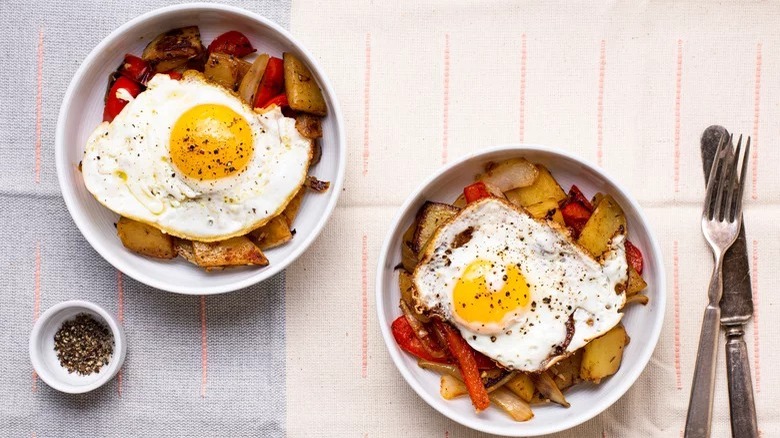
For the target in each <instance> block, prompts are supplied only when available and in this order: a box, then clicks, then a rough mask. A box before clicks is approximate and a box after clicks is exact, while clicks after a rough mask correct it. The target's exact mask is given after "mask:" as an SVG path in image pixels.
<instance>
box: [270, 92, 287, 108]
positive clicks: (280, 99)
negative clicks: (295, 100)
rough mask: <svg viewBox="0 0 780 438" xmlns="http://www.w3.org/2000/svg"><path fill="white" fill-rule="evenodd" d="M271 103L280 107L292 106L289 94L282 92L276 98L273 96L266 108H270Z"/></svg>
mask: <svg viewBox="0 0 780 438" xmlns="http://www.w3.org/2000/svg"><path fill="white" fill-rule="evenodd" d="M271 105H276V106H278V107H280V108H284V107H288V106H290V103H289V102H288V101H287V95H286V94H284V93H282V94H280V95H278V96H276V97H274V98H271V100H269V101H268V102H266V103H265V107H264V108H268V107H269V106H271Z"/></svg>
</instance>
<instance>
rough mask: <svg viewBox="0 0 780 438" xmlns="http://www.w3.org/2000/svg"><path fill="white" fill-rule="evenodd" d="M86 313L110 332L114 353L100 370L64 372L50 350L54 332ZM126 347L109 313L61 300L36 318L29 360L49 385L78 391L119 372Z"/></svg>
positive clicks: (51, 349)
mask: <svg viewBox="0 0 780 438" xmlns="http://www.w3.org/2000/svg"><path fill="white" fill-rule="evenodd" d="M82 313H86V314H88V315H91V316H92V317H93V318H95V320H97V321H98V322H101V323H103V324H105V325H106V326H107V327H108V328H109V330H111V333H112V334H113V335H114V353H113V354H112V355H111V358H110V359H109V360H108V364H106V365H104V366H103V367H102V368H101V369H100V372H98V373H93V374H89V375H86V376H82V375H79V374H78V373H68V370H67V369H65V368H63V367H62V366H61V365H60V362H59V360H58V359H57V353H56V351H55V350H54V334H55V333H57V330H59V328H60V327H61V326H62V324H63V323H64V322H65V321H67V320H70V319H73V318H75V317H76V315H79V314H82ZM126 352H127V347H126V344H125V332H124V330H123V329H122V326H121V325H120V324H119V322H117V320H116V319H115V318H114V316H113V315H111V314H110V313H108V312H107V311H106V310H105V309H103V308H102V307H100V306H98V305H97V304H94V303H90V302H89V301H79V300H74V301H65V302H62V303H59V304H57V305H55V306H54V307H51V308H49V309H48V310H47V311H45V312H43V314H42V315H41V316H40V317H39V318H38V320H37V321H36V322H35V325H34V326H33V329H32V333H31V334H30V361H31V362H32V365H33V368H34V369H35V372H36V373H38V376H40V377H41V380H43V381H44V382H46V384H47V385H49V386H51V387H52V388H54V389H56V390H58V391H62V392H67V393H70V394H81V393H84V392H89V391H92V390H93V389H96V388H98V387H100V386H102V385H103V384H104V383H106V382H108V381H109V380H111V379H113V378H114V376H116V374H117V373H118V372H119V369H120V368H121V367H122V362H124V361H125V353H126Z"/></svg>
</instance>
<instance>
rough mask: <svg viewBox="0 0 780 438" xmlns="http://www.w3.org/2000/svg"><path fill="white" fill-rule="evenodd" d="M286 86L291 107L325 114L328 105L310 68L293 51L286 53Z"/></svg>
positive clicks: (316, 113) (315, 113)
mask: <svg viewBox="0 0 780 438" xmlns="http://www.w3.org/2000/svg"><path fill="white" fill-rule="evenodd" d="M284 88H285V90H286V92H287V101H288V102H289V103H290V108H292V109H294V110H297V111H303V112H306V113H311V114H314V115H318V116H325V115H326V114H327V113H328V107H327V105H326V104H325V98H324V97H323V96H322V91H321V90H320V87H319V85H317V81H315V80H314V75H312V73H311V71H309V68H308V67H306V65H304V63H303V62H302V61H301V60H300V59H298V57H296V56H295V55H293V54H292V53H289V52H286V53H285V54H284Z"/></svg>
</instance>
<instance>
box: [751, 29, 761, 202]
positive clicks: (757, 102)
mask: <svg viewBox="0 0 780 438" xmlns="http://www.w3.org/2000/svg"><path fill="white" fill-rule="evenodd" d="M761 47H762V44H761V43H758V44H757V45H756V83H755V85H756V86H755V90H754V91H753V102H754V106H753V138H752V140H751V141H750V147H751V149H752V151H753V153H752V154H751V155H752V157H750V158H751V160H753V163H752V165H751V168H752V169H751V170H752V172H753V190H752V191H753V193H752V197H753V199H758V128H759V122H760V121H761V64H762V56H761Z"/></svg>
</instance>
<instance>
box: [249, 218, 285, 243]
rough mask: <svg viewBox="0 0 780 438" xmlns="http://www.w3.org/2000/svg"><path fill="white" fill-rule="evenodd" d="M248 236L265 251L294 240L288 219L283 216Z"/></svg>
mask: <svg viewBox="0 0 780 438" xmlns="http://www.w3.org/2000/svg"><path fill="white" fill-rule="evenodd" d="M247 236H249V238H250V239H252V241H253V242H255V244H256V245H257V246H258V247H259V248H260V249H261V250H263V251H265V250H267V249H271V248H275V247H277V246H279V245H282V244H285V243H287V242H289V241H290V240H292V238H293V235H292V232H291V231H290V226H289V225H287V219H285V217H284V216H282V215H280V216H276V217H275V218H273V219H271V220H270V221H269V222H268V223H267V224H265V225H263V226H262V227H260V228H258V229H256V230H254V231H252V232H251V233H249V234H247Z"/></svg>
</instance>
